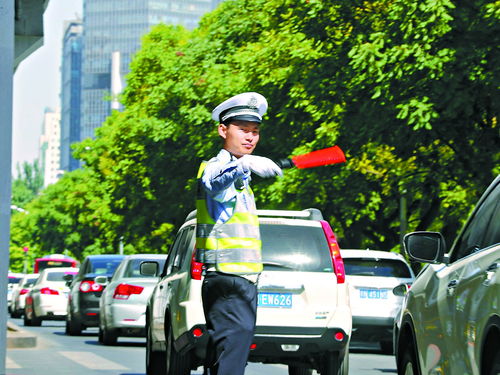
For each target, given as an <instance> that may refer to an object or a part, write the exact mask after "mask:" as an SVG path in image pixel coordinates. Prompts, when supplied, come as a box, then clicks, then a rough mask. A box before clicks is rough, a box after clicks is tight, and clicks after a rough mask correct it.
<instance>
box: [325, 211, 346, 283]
mask: <svg viewBox="0 0 500 375" xmlns="http://www.w3.org/2000/svg"><path fill="white" fill-rule="evenodd" d="M320 222H321V226H322V227H323V232H324V233H325V236H326V240H327V241H328V246H329V247H330V256H331V257H332V263H333V270H334V272H335V276H337V284H343V283H344V282H345V269H344V261H343V260H342V256H341V255H340V248H339V244H338V243H337V239H336V238H335V235H334V234H333V231H332V228H331V227H330V224H328V222H326V221H325V220H320Z"/></svg>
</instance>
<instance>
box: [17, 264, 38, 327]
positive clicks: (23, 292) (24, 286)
mask: <svg viewBox="0 0 500 375" xmlns="http://www.w3.org/2000/svg"><path fill="white" fill-rule="evenodd" d="M38 276H40V274H38V273H28V274H26V275H24V276H23V277H22V279H21V281H19V283H18V284H17V285H16V286H15V287H14V289H13V290H12V301H11V304H10V317H11V318H20V317H21V316H22V315H23V313H24V304H25V301H26V296H27V295H28V293H29V292H30V290H31V288H32V287H33V284H34V283H35V282H36V280H37V279H38Z"/></svg>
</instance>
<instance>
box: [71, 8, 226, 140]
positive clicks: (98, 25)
mask: <svg viewBox="0 0 500 375" xmlns="http://www.w3.org/2000/svg"><path fill="white" fill-rule="evenodd" d="M219 2H220V0H127V1H123V0H84V1H83V81H82V85H83V87H82V115H81V124H80V129H81V131H80V137H81V139H82V140H83V139H85V138H89V137H90V138H93V137H94V135H95V134H94V130H95V128H97V127H100V126H101V125H102V123H103V122H104V120H105V119H106V117H107V116H108V115H109V114H110V113H111V108H118V107H119V106H117V102H116V100H115V99H116V98H114V97H113V96H115V95H116V92H114V91H115V89H116V88H118V87H121V86H123V85H124V84H125V82H120V80H121V81H123V77H124V76H125V74H127V73H128V72H129V65H130V61H131V59H132V57H133V54H134V53H135V52H136V51H137V50H138V49H139V47H140V43H141V37H142V36H143V35H144V34H145V33H147V32H149V30H150V29H151V27H152V26H153V25H156V24H158V23H161V22H163V23H165V24H175V25H183V26H184V27H186V28H187V29H193V28H195V27H196V26H197V24H198V21H199V19H200V18H201V16H202V15H203V14H205V13H207V12H209V11H211V10H212V9H213V8H214V7H215V6H216V5H218V3H219ZM113 56H114V57H113ZM113 62H114V64H113ZM118 63H119V64H118ZM117 64H118V65H117ZM113 66H114V68H112V67H113ZM112 71H113V74H112ZM117 77H121V79H120V78H117ZM112 81H113V83H114V84H113V85H112ZM112 86H113V89H112Z"/></svg>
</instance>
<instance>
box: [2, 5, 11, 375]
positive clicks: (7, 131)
mask: <svg viewBox="0 0 500 375" xmlns="http://www.w3.org/2000/svg"><path fill="white" fill-rule="evenodd" d="M0 25H2V32H0V56H1V58H0V88H1V89H0V301H1V303H0V306H2V307H3V308H2V309H0V375H5V371H6V370H5V362H6V361H5V357H6V354H7V344H6V343H7V309H6V308H5V304H6V302H7V274H8V270H9V242H10V195H11V175H12V171H11V163H12V84H13V83H12V82H13V74H14V0H0Z"/></svg>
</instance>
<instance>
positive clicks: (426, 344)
mask: <svg viewBox="0 0 500 375" xmlns="http://www.w3.org/2000/svg"><path fill="white" fill-rule="evenodd" d="M404 245H405V249H406V251H407V252H408V255H409V256H410V257H411V258H412V259H413V260H415V261H418V262H424V263H427V264H426V266H425V267H424V268H423V269H422V271H420V273H419V274H418V275H417V278H416V279H415V282H414V283H413V285H412V287H411V289H409V290H406V287H405V286H404V285H403V286H401V287H397V288H396V290H395V292H399V293H403V292H405V291H406V297H405V301H404V304H403V307H402V310H401V314H400V317H399V319H398V320H397V322H396V325H395V337H396V345H395V349H396V363H397V367H398V373H399V374H405V375H406V374H416V375H419V374H421V375H424V374H471V375H497V374H499V373H500V345H499V344H500V175H499V176H497V178H496V179H495V180H494V181H493V183H492V184H491V185H490V186H489V187H488V189H487V190H486V192H485V193H484V195H483V196H482V197H481V199H480V200H479V202H478V204H477V205H476V207H475V209H474V210H473V212H472V214H471V215H470V217H469V218H468V220H467V222H466V224H465V226H464V227H463V229H462V230H461V232H460V234H459V235H458V237H457V238H456V239H455V241H454V242H453V245H452V246H451V248H450V250H449V252H448V253H447V252H446V250H447V249H446V244H445V241H444V238H443V236H442V235H441V234H440V233H436V232H414V233H409V234H407V235H406V236H405V238H404Z"/></svg>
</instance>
